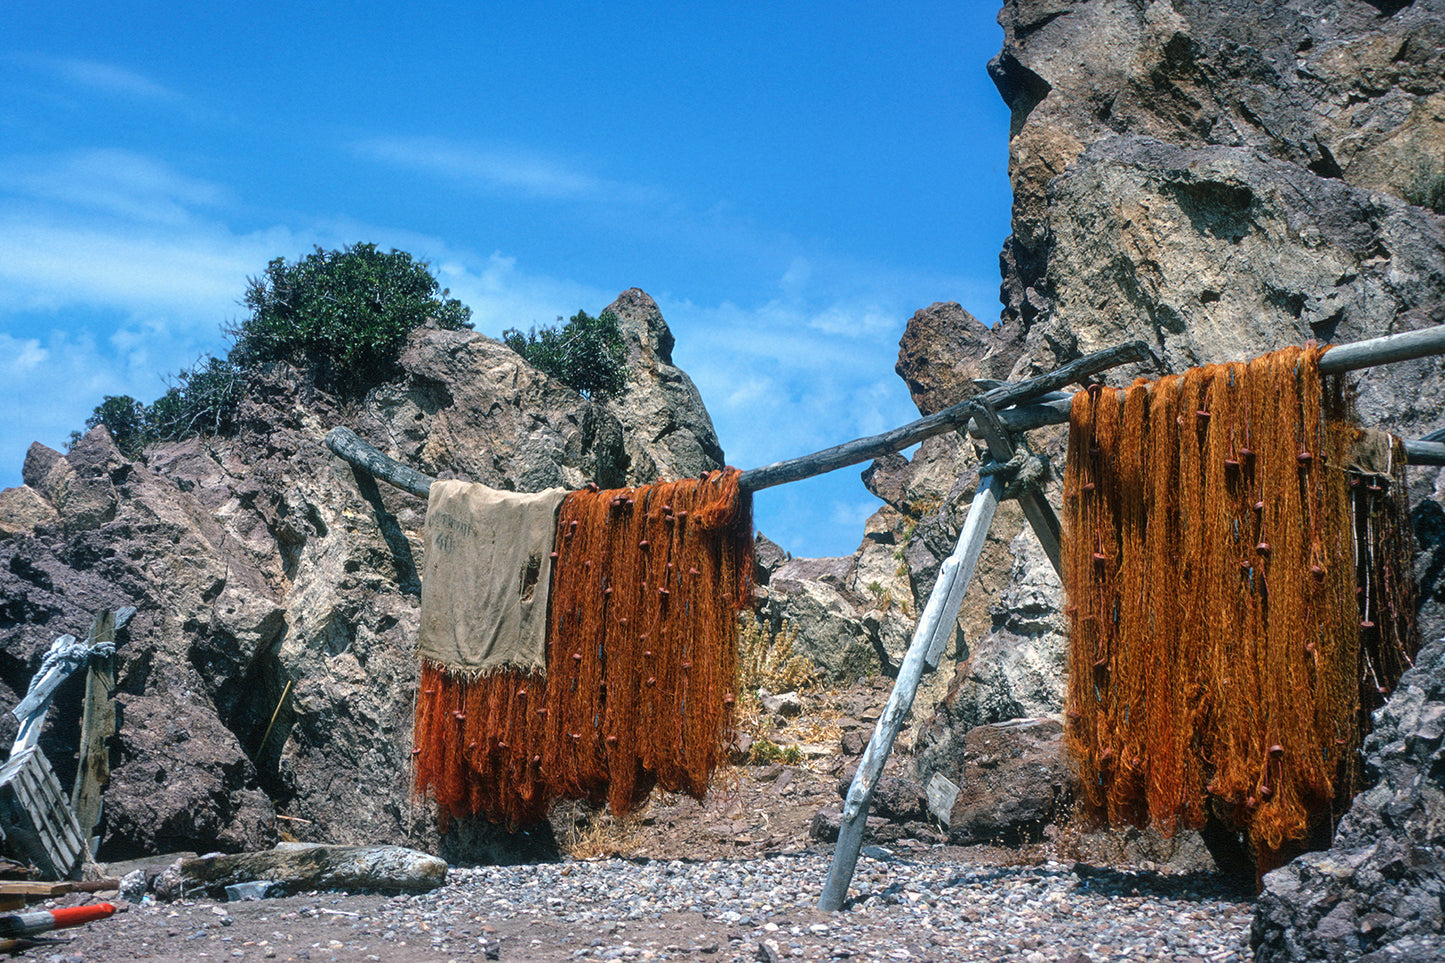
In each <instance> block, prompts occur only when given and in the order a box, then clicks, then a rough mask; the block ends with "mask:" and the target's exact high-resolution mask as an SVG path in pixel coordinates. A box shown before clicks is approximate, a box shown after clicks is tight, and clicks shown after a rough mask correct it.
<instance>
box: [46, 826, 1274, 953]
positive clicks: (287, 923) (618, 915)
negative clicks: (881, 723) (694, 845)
mask: <svg viewBox="0 0 1445 963" xmlns="http://www.w3.org/2000/svg"><path fill="white" fill-rule="evenodd" d="M869 852H870V853H872V855H868V854H866V853H865V855H864V856H863V857H862V858H861V859H860V860H859V863H858V870H857V873H856V874H855V876H854V885H853V888H852V890H851V891H850V895H851V900H850V905H849V906H848V907H847V908H846V909H845V910H844V911H843V912H841V913H823V912H821V911H819V910H818V909H817V908H816V905H815V904H816V901H817V897H818V893H819V891H820V889H821V886H822V882H823V878H824V876H825V875H826V873H827V869H828V863H829V860H830V858H831V853H821V852H807V853H800V854H790V855H772V856H767V857H764V858H761V859H747V860H741V859H732V860H713V861H704V862H686V861H681V860H671V861H661V860H640V861H631V860H617V859H612V860H600V861H595V862H576V861H567V862H561V863H551V864H542V865H533V866H517V867H485V868H475V869H466V868H463V869H453V870H452V871H451V872H450V873H449V874H448V880H447V884H446V885H445V886H444V887H442V888H441V889H438V890H435V891H433V892H431V893H426V894H422V895H414V896H392V897H388V896H382V895H357V896H344V895H340V894H326V893H323V894H306V895H302V896H292V897H286V898H284V899H272V900H259V901H246V902H240V903H229V904H217V903H214V902H209V901H182V902H179V903H172V904H166V903H150V902H147V903H145V904H142V905H137V906H131V907H127V908H126V909H125V911H124V912H122V913H120V914H118V915H117V916H116V917H114V918H112V919H110V920H106V921H103V922H99V923H93V924H90V925H88V926H86V927H84V928H81V929H78V930H74V931H66V932H65V933H64V934H56V935H57V936H61V935H63V936H65V937H67V941H66V942H65V943H62V944H55V945H49V946H42V947H36V948H33V949H31V950H29V951H28V952H27V953H26V956H27V957H29V958H32V959H37V960H45V961H48V963H77V961H91V960H95V961H99V960H107V961H109V960H130V959H134V960H159V961H196V960H255V961H262V960H278V961H291V960H305V961H310V963H320V961H330V960H347V961H351V960H356V961H377V963H380V961H398V963H419V961H448V960H458V961H461V960H478V959H501V960H535V961H562V960H619V959H620V960H699V961H705V963H711V961H737V960H749V961H751V960H764V961H769V960H774V959H778V960H786V959H802V960H829V959H855V960H939V961H942V960H950V961H952V960H958V961H969V960H1010V961H1015V960H1016V961H1024V963H1043V961H1069V963H1083V961H1104V960H1147V961H1162V963H1184V961H1210V963H1224V961H1235V960H1240V961H1242V960H1246V959H1248V958H1249V956H1250V954H1249V951H1248V947H1247V942H1248V934H1249V926H1250V922H1251V919H1252V917H1253V911H1254V910H1253V905H1252V904H1251V903H1249V902H1241V901H1239V900H1238V899H1237V898H1236V897H1235V896H1233V895H1232V894H1230V893H1229V892H1227V891H1226V890H1225V889H1224V888H1223V887H1222V886H1221V885H1220V883H1219V881H1218V879H1217V878H1216V877H1214V876H1212V875H1209V874H1184V875H1168V874H1161V873H1153V872H1120V871H1116V870H1110V869H1099V868H1096V867H1091V866H1085V865H1072V866H1071V865H1066V864H1062V863H1055V862H1050V863H1043V864H1040V865H1036V866H990V865H983V864H978V863H968V862H961V861H958V860H957V859H955V858H951V857H950V854H949V852H948V851H947V850H942V849H940V850H939V851H936V852H933V853H927V854H923V855H921V856H918V855H908V856H903V855H893V854H891V853H888V852H887V851H885V850H881V849H877V848H873V847H870V849H869Z"/></svg>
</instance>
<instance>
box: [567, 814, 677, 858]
mask: <svg viewBox="0 0 1445 963" xmlns="http://www.w3.org/2000/svg"><path fill="white" fill-rule="evenodd" d="M652 805H653V802H652V800H649V801H648V802H647V803H644V804H643V805H642V806H641V807H639V808H637V809H634V810H632V811H631V812H629V813H628V814H627V815H626V816H621V817H619V816H614V815H613V814H612V812H611V810H608V809H598V810H595V811H592V812H591V813H589V814H586V815H583V816H580V817H579V818H577V819H576V820H574V821H572V822H571V823H570V824H569V825H570V831H567V830H564V831H563V833H562V834H561V835H562V838H561V839H559V840H558V841H557V842H558V847H559V848H560V849H561V850H562V852H563V853H565V854H566V855H567V856H568V857H569V858H570V859H577V860H594V859H610V858H612V857H614V856H619V857H627V856H634V855H636V854H637V851H638V850H639V849H640V848H641V840H640V839H639V838H638V837H639V836H640V834H641V830H642V826H643V820H644V819H645V818H646V813H647V810H649V809H651V808H652Z"/></svg>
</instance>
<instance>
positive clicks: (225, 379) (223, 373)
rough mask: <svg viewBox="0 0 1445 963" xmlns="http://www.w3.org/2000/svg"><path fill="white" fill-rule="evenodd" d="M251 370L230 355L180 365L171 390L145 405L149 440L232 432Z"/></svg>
mask: <svg viewBox="0 0 1445 963" xmlns="http://www.w3.org/2000/svg"><path fill="white" fill-rule="evenodd" d="M248 375H249V372H248V371H247V370H246V369H244V368H242V367H241V366H240V365H238V364H236V362H234V361H232V360H230V359H229V358H227V359H225V360H222V359H220V358H207V359H206V360H205V362H204V363H202V364H198V365H196V367H194V368H190V369H185V368H183V369H181V371H180V372H179V373H178V374H177V375H176V380H175V383H174V384H173V385H171V387H170V390H169V391H167V392H166V393H165V394H163V395H161V396H160V397H159V398H157V399H156V402H155V404H153V405H151V406H150V407H149V408H147V409H146V418H145V427H146V440H147V442H150V441H179V440H181V439H182V438H189V437H191V436H192V435H225V434H230V433H231V432H232V431H233V430H234V429H235V426H236V409H237V408H238V407H239V406H240V404H241V395H242V393H243V392H244V391H245V387H246V381H247V378H248Z"/></svg>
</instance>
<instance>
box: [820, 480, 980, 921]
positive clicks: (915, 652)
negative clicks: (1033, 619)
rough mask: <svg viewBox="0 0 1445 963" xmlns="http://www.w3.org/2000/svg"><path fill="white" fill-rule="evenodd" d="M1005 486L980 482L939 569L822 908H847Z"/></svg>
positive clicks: (852, 802) (862, 772)
mask: <svg viewBox="0 0 1445 963" xmlns="http://www.w3.org/2000/svg"><path fill="white" fill-rule="evenodd" d="M1002 488H1003V481H1002V480H1001V479H1000V478H999V477H998V476H997V475H988V476H985V477H984V478H983V479H982V481H980V483H979V486H978V491H977V493H975V494H974V496H973V503H972V504H971V505H969V508H968V517H967V518H966V519H965V520H964V523H963V530H962V531H961V532H959V534H958V545H957V547H956V548H955V549H954V551H953V554H952V555H950V556H949V557H948V558H947V559H945V560H944V562H943V565H942V567H941V568H940V569H939V572H938V581H937V582H935V583H934V586H933V591H932V592H931V593H930V594H929V596H928V603H927V605H925V606H924V609H923V614H922V616H920V617H919V619H918V626H917V628H916V629H915V630H914V632H913V639H912V641H910V642H909V643H908V652H907V654H906V655H904V657H903V662H902V663H901V664H900V665H899V667H898V679H897V680H896V681H895V682H894V684H893V691H892V692H891V693H890V694H889V696H888V703H887V705H886V706H884V708H883V714H882V716H880V717H879V719H878V723H877V724H876V725H875V726H874V727H873V735H872V737H871V738H870V739H869V740H868V748H866V749H864V750H863V757H862V759H861V760H859V762H858V771H857V773H855V774H854V776H853V782H852V784H851V785H850V786H849V787H848V796H847V798H846V799H845V801H844V803H843V821H842V823H841V825H840V826H839V828H838V843H837V846H836V847H835V849H834V850H833V862H832V863H831V865H829V867H828V877H827V879H826V880H824V882H823V892H822V895H821V896H820V897H819V899H818V908H819V909H822V910H828V911H836V910H840V909H842V908H843V902H844V900H845V899H846V898H847V895H848V884H849V883H850V882H851V881H852V879H853V871H854V869H856V868H857V865H858V852H859V850H860V849H862V846H863V830H864V829H865V828H866V826H867V823H868V808H869V806H870V805H871V804H872V801H873V790H874V787H876V786H877V784H878V777H879V776H880V775H881V774H882V772H883V764H884V763H885V762H887V761H888V753H889V752H890V751H892V749H893V741H894V739H896V738H897V736H898V730H899V729H900V728H902V726H903V720H904V719H905V718H906V717H907V715H908V712H909V710H910V709H912V708H913V699H914V697H915V696H916V695H917V694H918V683H919V680H920V679H922V677H923V669H924V666H925V665H926V664H927V660H928V657H929V656H930V654H933V653H935V652H936V651H938V650H939V649H941V648H942V645H943V643H945V642H946V640H947V638H948V637H949V636H951V635H952V633H953V627H954V624H955V623H956V622H957V621H958V609H959V606H960V605H961V604H962V603H963V596H964V593H965V592H967V591H968V583H969V582H970V581H971V580H972V579H973V570H974V568H975V567H976V566H977V564H978V557H979V554H980V553H981V552H982V551H983V545H984V542H985V541H986V540H987V538H988V529H989V526H990V525H991V524H992V523H993V516H994V513H995V512H996V511H997V510H998V495H999V492H1000V490H1002ZM935 658H936V656H935ZM935 664H936V663H935Z"/></svg>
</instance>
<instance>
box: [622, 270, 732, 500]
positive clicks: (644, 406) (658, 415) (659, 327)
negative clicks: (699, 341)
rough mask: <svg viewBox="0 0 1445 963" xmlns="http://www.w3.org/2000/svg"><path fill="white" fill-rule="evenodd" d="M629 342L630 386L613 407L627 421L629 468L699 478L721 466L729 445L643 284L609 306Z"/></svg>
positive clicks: (649, 473)
mask: <svg viewBox="0 0 1445 963" xmlns="http://www.w3.org/2000/svg"><path fill="white" fill-rule="evenodd" d="M605 310H606V311H611V312H612V313H613V314H615V315H617V322H618V327H619V329H620V330H621V332H622V340H623V343H624V344H626V346H627V391H626V393H625V394H624V395H623V396H622V399H621V400H620V401H619V402H610V403H608V405H607V411H608V412H609V413H610V414H612V415H613V416H614V417H616V418H617V420H618V422H619V423H620V424H621V426H622V438H623V444H624V447H625V450H626V452H627V458H628V464H629V471H630V472H631V473H632V474H633V475H634V476H636V477H642V478H694V477H696V476H698V475H700V474H702V473H703V472H705V471H711V470H712V469H715V468H721V467H722V465H723V450H722V446H721V445H719V444H718V440H717V432H716V431H714V430H713V426H712V419H711V418H710V417H708V413H707V409H706V408H705V407H703V403H702V396H701V395H699V394H698V392H697V387H696V386H695V385H694V384H693V383H692V379H691V378H689V377H688V376H687V373H686V372H684V371H682V370H681V369H680V368H677V367H675V366H674V365H673V363H672V345H673V337H672V331H671V330H669V328H668V327H667V322H666V321H664V320H663V319H662V312H661V311H659V310H658V308H657V303H656V302H655V301H653V300H652V298H650V297H648V295H647V294H646V293H644V292H643V291H639V290H638V289H637V288H630V289H628V290H626V291H623V292H622V293H621V294H619V295H618V296H617V300H615V301H613V302H612V303H611V304H610V305H608V306H607V308H606V309H605Z"/></svg>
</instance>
